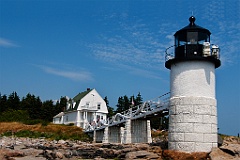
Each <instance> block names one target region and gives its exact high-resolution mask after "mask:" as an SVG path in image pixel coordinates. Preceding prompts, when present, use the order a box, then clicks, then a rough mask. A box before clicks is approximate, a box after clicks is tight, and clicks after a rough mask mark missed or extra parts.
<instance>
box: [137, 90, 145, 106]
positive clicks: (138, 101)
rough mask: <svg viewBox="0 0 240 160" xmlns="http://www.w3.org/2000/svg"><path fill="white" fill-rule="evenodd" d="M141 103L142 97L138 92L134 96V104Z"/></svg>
mask: <svg viewBox="0 0 240 160" xmlns="http://www.w3.org/2000/svg"><path fill="white" fill-rule="evenodd" d="M142 103H143V99H142V96H141V94H140V92H138V95H137V97H136V103H135V105H139V104H142Z"/></svg>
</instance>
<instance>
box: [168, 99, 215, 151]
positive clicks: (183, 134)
mask: <svg viewBox="0 0 240 160" xmlns="http://www.w3.org/2000/svg"><path fill="white" fill-rule="evenodd" d="M213 147H217V108H216V99H213V98H206V97H172V98H171V99H170V108H169V133H168V148H169V149H170V150H178V151H183V152H210V151H211V149H212V148H213Z"/></svg>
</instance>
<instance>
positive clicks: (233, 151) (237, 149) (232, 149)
mask: <svg viewBox="0 0 240 160" xmlns="http://www.w3.org/2000/svg"><path fill="white" fill-rule="evenodd" d="M220 149H221V150H222V151H224V152H226V153H228V154H230V155H232V156H238V157H240V144H228V145H223V146H221V147H220Z"/></svg>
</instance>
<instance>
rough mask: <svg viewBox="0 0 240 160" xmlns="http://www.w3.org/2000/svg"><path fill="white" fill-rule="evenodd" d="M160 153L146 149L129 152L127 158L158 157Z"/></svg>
mask: <svg viewBox="0 0 240 160" xmlns="http://www.w3.org/2000/svg"><path fill="white" fill-rule="evenodd" d="M158 158H160V157H159V155H157V154H155V153H151V152H148V151H145V150H142V151H134V152H128V153H127V154H126V156H125V159H138V160H139V159H158Z"/></svg>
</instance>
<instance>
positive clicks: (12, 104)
mask: <svg viewBox="0 0 240 160" xmlns="http://www.w3.org/2000/svg"><path fill="white" fill-rule="evenodd" d="M19 108H20V98H19V96H18V95H17V92H13V93H11V94H10V95H9V96H8V99H7V109H13V110H19Z"/></svg>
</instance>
